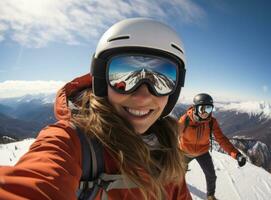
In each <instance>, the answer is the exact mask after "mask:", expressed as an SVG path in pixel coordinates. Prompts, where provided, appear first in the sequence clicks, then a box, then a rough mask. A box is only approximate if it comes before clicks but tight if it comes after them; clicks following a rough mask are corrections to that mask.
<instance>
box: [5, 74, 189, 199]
mask: <svg viewBox="0 0 271 200" xmlns="http://www.w3.org/2000/svg"><path fill="white" fill-rule="evenodd" d="M86 88H91V77H90V75H89V74H87V75H85V76H82V77H79V78H77V79H75V80H73V81H72V82H70V83H68V84H66V85H65V86H64V87H63V88H62V89H61V90H60V91H59V92H58V94H57V99H56V102H55V115H56V118H57V119H58V120H59V121H58V122H57V123H56V124H54V125H49V126H47V127H46V128H44V129H43V130H42V131H41V132H40V133H39V135H38V137H37V138H36V140H35V142H34V143H33V144H32V145H31V147H30V149H29V151H28V152H27V153H26V154H25V155H24V156H23V157H21V158H20V160H19V161H18V163H17V164H16V165H15V166H2V167H0V199H1V200H15V199H16V200H26V199H33V200H76V191H77V188H78V185H79V180H80V177H81V174H82V170H81V163H82V158H81V144H80V140H79V138H78V136H77V134H76V132H75V129H74V127H73V125H72V124H71V123H70V122H69V121H70V118H71V110H70V109H69V107H68V105H67V104H68V103H67V102H68V99H69V97H70V96H74V95H75V94H76V93H78V92H80V91H82V90H83V89H86ZM104 159H105V172H106V173H108V174H116V173H117V174H118V173H119V169H118V168H117V167H116V166H117V165H116V163H115V162H114V159H113V158H112V157H111V156H110V153H109V151H108V150H107V149H105V150H104ZM180 182H183V185H182V187H178V186H175V185H172V184H169V185H166V186H165V189H166V191H167V194H168V198H167V199H170V200H191V196H190V193H189V191H188V189H187V186H186V184H185V181H184V180H180ZM108 197H109V198H108V200H119V199H123V200H133V199H134V200H135V199H140V194H139V191H138V189H131V191H130V192H129V191H128V190H127V189H113V190H110V191H109V192H108ZM98 199H100V196H97V197H96V198H95V200H98Z"/></svg>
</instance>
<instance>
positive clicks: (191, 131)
mask: <svg viewBox="0 0 271 200" xmlns="http://www.w3.org/2000/svg"><path fill="white" fill-rule="evenodd" d="M193 111H194V108H193V107H190V108H189V109H188V110H187V111H186V113H185V114H184V115H182V116H181V117H180V119H179V123H180V125H181V127H183V129H180V148H181V150H182V151H183V152H184V153H185V154H187V155H189V156H192V157H196V156H199V155H202V154H204V153H207V152H208V151H209V146H210V127H209V121H210V120H213V123H212V124H213V135H214V137H215V140H216V141H217V142H218V143H219V145H220V146H221V147H222V148H223V149H224V150H225V151H226V152H227V153H228V154H230V155H231V156H232V157H233V158H236V154H237V153H238V150H237V149H236V148H235V147H234V146H233V145H232V144H231V143H230V141H229V139H228V138H227V137H226V136H225V135H223V133H222V131H221V129H220V127H219V124H218V122H217V120H216V119H215V118H214V117H212V116H211V118H210V119H209V120H207V121H204V122H197V121H195V120H194V118H193ZM186 117H189V125H188V126H187V127H186V128H184V127H185V126H186V125H185V123H186V122H185V120H186Z"/></svg>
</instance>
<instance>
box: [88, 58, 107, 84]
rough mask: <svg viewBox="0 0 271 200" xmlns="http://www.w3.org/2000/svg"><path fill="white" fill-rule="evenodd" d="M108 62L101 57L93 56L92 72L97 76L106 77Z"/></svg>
mask: <svg viewBox="0 0 271 200" xmlns="http://www.w3.org/2000/svg"><path fill="white" fill-rule="evenodd" d="M105 65H106V62H105V61H104V60H103V59H101V58H94V57H93V58H92V62H91V69H90V72H91V74H92V75H93V76H94V77H96V78H103V79H105V73H106V67H104V66H105Z"/></svg>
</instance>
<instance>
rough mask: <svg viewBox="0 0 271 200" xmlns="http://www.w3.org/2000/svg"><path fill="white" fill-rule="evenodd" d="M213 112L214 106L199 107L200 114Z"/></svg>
mask: <svg viewBox="0 0 271 200" xmlns="http://www.w3.org/2000/svg"><path fill="white" fill-rule="evenodd" d="M212 111H213V106H211V105H199V106H198V112H199V113H200V114H203V113H208V114H210V113H211V112H212Z"/></svg>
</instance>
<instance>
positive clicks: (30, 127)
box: [0, 94, 55, 142]
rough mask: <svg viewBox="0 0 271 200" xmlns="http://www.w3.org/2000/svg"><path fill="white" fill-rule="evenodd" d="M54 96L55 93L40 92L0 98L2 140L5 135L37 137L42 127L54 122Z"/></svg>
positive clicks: (0, 136)
mask: <svg viewBox="0 0 271 200" xmlns="http://www.w3.org/2000/svg"><path fill="white" fill-rule="evenodd" d="M54 98H55V94H51V95H48V94H39V95H25V96H22V97H16V98H4V99H0V142H1V141H2V142H3V141H4V140H2V139H1V138H2V137H3V136H10V137H13V138H16V139H24V138H28V137H35V136H36V134H37V132H38V131H39V130H40V129H41V128H42V127H44V126H46V125H47V124H50V123H53V122H54V121H55V118H54V113H53V102H54Z"/></svg>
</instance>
